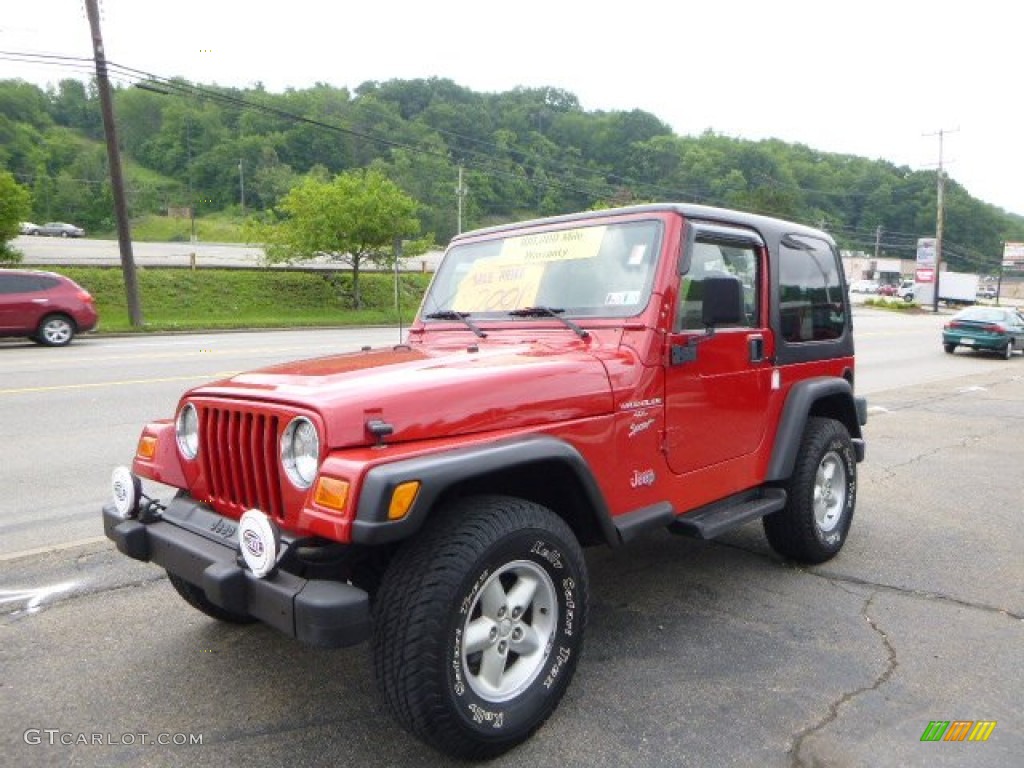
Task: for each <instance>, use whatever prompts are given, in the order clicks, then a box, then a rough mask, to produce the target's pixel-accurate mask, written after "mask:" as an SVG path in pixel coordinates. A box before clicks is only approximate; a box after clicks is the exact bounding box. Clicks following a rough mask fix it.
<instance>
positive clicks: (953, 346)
mask: <svg viewBox="0 0 1024 768" xmlns="http://www.w3.org/2000/svg"><path fill="white" fill-rule="evenodd" d="M942 348H943V349H944V350H946V354H947V355H952V354H953V353H954V352H956V344H943V345H942Z"/></svg>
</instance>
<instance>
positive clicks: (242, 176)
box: [238, 158, 245, 216]
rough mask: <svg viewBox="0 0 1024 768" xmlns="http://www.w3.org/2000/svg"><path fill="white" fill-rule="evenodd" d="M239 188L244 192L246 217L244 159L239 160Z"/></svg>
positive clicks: (243, 201) (243, 203) (243, 210)
mask: <svg viewBox="0 0 1024 768" xmlns="http://www.w3.org/2000/svg"><path fill="white" fill-rule="evenodd" d="M238 186H239V187H240V188H241V192H242V215H243V216H244V215H245V171H244V170H242V158H238Z"/></svg>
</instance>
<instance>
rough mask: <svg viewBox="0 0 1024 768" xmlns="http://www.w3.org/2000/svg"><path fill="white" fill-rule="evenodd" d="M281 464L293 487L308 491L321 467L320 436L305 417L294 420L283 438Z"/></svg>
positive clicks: (286, 429)
mask: <svg viewBox="0 0 1024 768" xmlns="http://www.w3.org/2000/svg"><path fill="white" fill-rule="evenodd" d="M281 464H282V465H283V466H284V472H285V474H286V475H288V479H289V480H290V481H291V483H292V485H294V486H295V487H296V488H298V489H300V490H303V491H304V490H306V489H307V488H309V487H310V486H311V485H313V481H314V480H316V473H317V469H319V467H320V436H319V435H318V434H317V432H316V427H315V426H313V422H311V421H310V420H309V419H307V418H306V417H305V416H299V417H298V418H295V419H292V420H291V422H290V423H289V424H288V426H287V428H285V430H284V434H283V435H282V436H281Z"/></svg>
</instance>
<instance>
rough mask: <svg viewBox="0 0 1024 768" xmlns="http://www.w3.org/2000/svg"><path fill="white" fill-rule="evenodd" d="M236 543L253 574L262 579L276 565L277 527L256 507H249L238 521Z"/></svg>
mask: <svg viewBox="0 0 1024 768" xmlns="http://www.w3.org/2000/svg"><path fill="white" fill-rule="evenodd" d="M238 544H239V546H240V547H241V549H242V558H243V559H244V560H245V564H246V565H248V566H249V570H251V571H252V573H253V576H256V577H257V578H260V579H262V578H263V577H264V576H267V575H268V574H270V573H271V572H272V571H273V570H274V567H275V566H276V565H277V550H278V547H279V539H278V534H277V527H276V526H275V525H274V523H273V522H272V521H271V520H270V518H269V517H267V516H266V515H265V514H264V513H262V512H260V511H259V510H258V509H250V510H249V511H247V512H246V513H245V514H244V515H242V519H241V520H239V521H238Z"/></svg>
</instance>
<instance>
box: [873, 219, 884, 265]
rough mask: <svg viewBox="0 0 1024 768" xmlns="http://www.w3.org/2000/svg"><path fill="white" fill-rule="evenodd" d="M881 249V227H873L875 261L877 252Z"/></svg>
mask: <svg viewBox="0 0 1024 768" xmlns="http://www.w3.org/2000/svg"><path fill="white" fill-rule="evenodd" d="M881 247H882V225H881V224H879V225H878V226H877V227H875V261H878V251H879V249H880V248H881Z"/></svg>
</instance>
